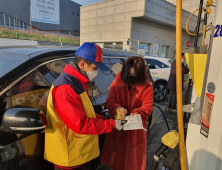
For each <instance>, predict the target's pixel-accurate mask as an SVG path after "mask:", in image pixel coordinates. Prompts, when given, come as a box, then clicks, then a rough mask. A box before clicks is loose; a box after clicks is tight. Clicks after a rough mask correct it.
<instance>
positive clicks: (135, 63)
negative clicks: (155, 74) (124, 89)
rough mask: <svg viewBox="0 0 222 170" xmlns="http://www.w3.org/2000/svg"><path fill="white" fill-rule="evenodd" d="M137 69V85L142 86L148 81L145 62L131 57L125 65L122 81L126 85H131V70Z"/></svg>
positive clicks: (140, 58) (139, 58)
mask: <svg viewBox="0 0 222 170" xmlns="http://www.w3.org/2000/svg"><path fill="white" fill-rule="evenodd" d="M132 67H133V68H134V69H135V74H136V77H135V83H136V84H142V83H144V82H145V81H146V80H147V75H146V65H145V60H144V59H143V58H142V57H129V58H128V59H127V60H126V61H125V62H124V64H123V68H122V71H121V74H120V75H121V79H122V81H123V82H124V83H126V84H131V81H130V68H132Z"/></svg>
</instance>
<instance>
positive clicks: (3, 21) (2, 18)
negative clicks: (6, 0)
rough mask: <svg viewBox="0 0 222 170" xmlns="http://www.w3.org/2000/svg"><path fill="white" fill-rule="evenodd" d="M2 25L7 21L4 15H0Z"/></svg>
mask: <svg viewBox="0 0 222 170" xmlns="http://www.w3.org/2000/svg"><path fill="white" fill-rule="evenodd" d="M0 25H5V19H4V14H3V13H0Z"/></svg>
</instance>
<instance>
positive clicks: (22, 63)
mask: <svg viewBox="0 0 222 170" xmlns="http://www.w3.org/2000/svg"><path fill="white" fill-rule="evenodd" d="M77 50H78V47H59V46H11V47H0V62H1V60H2V61H4V60H7V62H8V65H7V66H5V67H10V68H7V69H8V70H5V71H4V72H3V73H2V75H1V74H0V87H1V86H2V85H3V84H7V82H8V79H9V77H10V78H11V77H13V78H14V77H16V76H18V75H17V74H18V73H21V72H22V71H24V70H27V69H29V68H32V67H35V66H36V65H37V64H39V63H41V62H45V61H48V60H50V59H55V58H64V56H66V57H68V56H70V57H72V56H74V55H75V52H76V51H77ZM103 55H104V56H110V57H121V58H122V57H123V58H126V57H129V56H134V55H136V54H134V53H132V52H126V51H121V50H112V49H103ZM14 61H16V62H17V63H16V64H14V65H13V64H10V63H15V62H14ZM24 68H25V69H24Z"/></svg>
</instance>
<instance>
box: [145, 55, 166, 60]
mask: <svg viewBox="0 0 222 170" xmlns="http://www.w3.org/2000/svg"><path fill="white" fill-rule="evenodd" d="M144 58H151V59H159V60H167V61H169V60H170V59H169V58H164V57H159V56H158V57H156V56H144Z"/></svg>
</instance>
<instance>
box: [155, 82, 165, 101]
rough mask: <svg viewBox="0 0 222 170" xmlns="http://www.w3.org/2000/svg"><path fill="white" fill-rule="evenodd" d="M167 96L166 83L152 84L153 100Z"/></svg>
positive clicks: (160, 99) (161, 99)
mask: <svg viewBox="0 0 222 170" xmlns="http://www.w3.org/2000/svg"><path fill="white" fill-rule="evenodd" d="M166 97H167V84H166V83H156V84H155V85H154V101H155V102H161V101H163V100H165V99H166Z"/></svg>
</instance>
